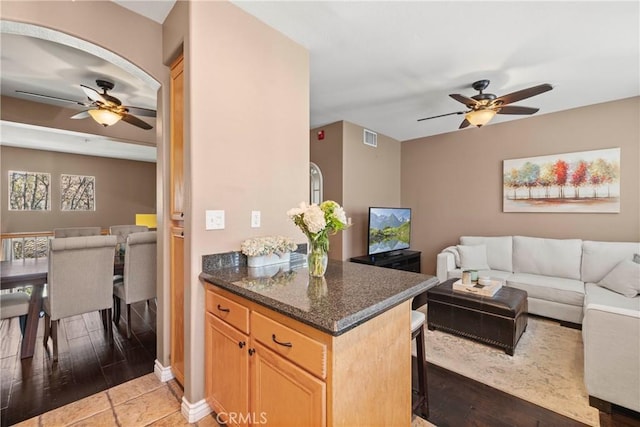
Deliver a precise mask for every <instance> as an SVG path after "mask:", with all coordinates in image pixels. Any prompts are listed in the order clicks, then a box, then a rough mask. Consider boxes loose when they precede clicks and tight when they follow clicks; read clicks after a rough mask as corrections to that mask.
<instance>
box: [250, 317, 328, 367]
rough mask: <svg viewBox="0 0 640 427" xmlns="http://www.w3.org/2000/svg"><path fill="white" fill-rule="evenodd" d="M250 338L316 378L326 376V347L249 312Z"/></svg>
mask: <svg viewBox="0 0 640 427" xmlns="http://www.w3.org/2000/svg"><path fill="white" fill-rule="evenodd" d="M251 336H252V337H253V338H254V339H256V340H258V341H260V342H261V343H262V344H264V345H265V346H266V347H268V348H270V349H271V350H273V351H274V352H276V353H278V354H279V355H281V356H283V357H285V358H287V359H289V360H291V361H292V362H293V363H295V364H297V365H298V366H301V367H303V368H304V369H306V370H307V371H309V372H310V373H311V374H313V375H315V376H316V377H318V378H321V379H325V378H326V376H327V346H326V345H325V344H323V343H320V342H318V341H316V340H314V339H312V338H309V337H308V336H306V335H303V334H301V333H300V332H297V331H294V330H293V329H291V328H289V327H287V326H284V325H282V324H280V323H278V322H275V321H273V320H271V319H269V318H267V317H265V316H263V315H261V314H260V313H257V312H255V311H252V312H251Z"/></svg>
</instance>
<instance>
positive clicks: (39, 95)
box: [16, 90, 91, 107]
mask: <svg viewBox="0 0 640 427" xmlns="http://www.w3.org/2000/svg"><path fill="white" fill-rule="evenodd" d="M16 92H17V93H22V94H24V95H29V96H36V97H38V98H46V99H53V100H56V101H63V102H71V103H73V104H77V105H82V106H83V107H88V106H89V105H91V104H86V103H84V102H80V101H74V100H73V99H66V98H59V97H57V96H49V95H42V94H40V93H32V92H26V91H24V90H16Z"/></svg>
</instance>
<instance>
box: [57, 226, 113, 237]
mask: <svg viewBox="0 0 640 427" xmlns="http://www.w3.org/2000/svg"><path fill="white" fill-rule="evenodd" d="M101 233H102V229H101V228H100V227H67V228H54V229H53V237H55V238H59V237H81V236H99V235H100V234H101Z"/></svg>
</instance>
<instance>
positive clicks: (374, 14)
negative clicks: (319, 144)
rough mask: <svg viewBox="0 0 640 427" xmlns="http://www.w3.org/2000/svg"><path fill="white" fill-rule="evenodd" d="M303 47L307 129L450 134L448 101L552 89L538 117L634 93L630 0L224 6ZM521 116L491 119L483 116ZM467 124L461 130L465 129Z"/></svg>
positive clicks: (635, 7) (634, 4)
mask: <svg viewBox="0 0 640 427" xmlns="http://www.w3.org/2000/svg"><path fill="white" fill-rule="evenodd" d="M234 3H235V4H236V5H237V6H239V7H241V8H242V9H244V10H246V11H247V12H249V13H251V14H253V15H255V16H256V17H258V18H259V19H261V20H262V21H264V22H265V23H267V24H268V25H270V26H272V27H274V28H277V29H279V30H280V31H281V32H283V33H284V34H286V35H288V36H289V37H290V38H292V39H293V40H295V41H297V42H298V43H300V44H301V45H303V46H304V47H306V48H307V49H308V50H309V53H310V62H311V96H310V98H311V126H312V127H317V126H322V125H325V124H328V123H332V122H335V121H338V120H347V121H350V122H353V123H356V124H359V125H361V126H364V127H367V128H369V129H371V130H374V131H377V132H380V133H383V134H385V135H387V136H390V137H392V138H395V139H398V140H401V141H404V140H408V139H413V138H418V137H423V136H428V135H435V134H440V133H445V132H451V131H455V130H456V129H457V128H458V126H459V124H460V122H461V121H462V116H455V115H454V116H448V117H443V118H438V119H433V120H427V121H422V122H417V119H419V118H422V117H429V116H434V115H439V114H445V113H451V112H455V111H462V110H464V109H465V107H464V105H462V104H461V103H458V102H457V101H455V100H453V99H452V98H450V97H449V96H448V94H450V93H460V94H463V95H466V96H472V95H475V94H477V92H475V91H474V90H473V89H472V88H471V84H472V83H473V82H474V81H476V80H480V79H489V80H491V84H490V86H489V88H488V89H487V90H486V91H485V92H489V93H494V94H496V95H498V96H501V95H504V94H507V93H510V92H514V91H517V90H520V89H525V88H528V87H530V86H534V85H538V84H541V83H550V84H552V85H553V86H554V89H553V90H552V91H550V92H547V93H544V94H541V95H538V96H536V97H534V98H530V99H527V100H523V101H520V102H518V103H515V104H514V105H524V106H528V107H537V108H540V111H539V112H538V113H536V114H538V115H540V114H547V113H552V112H555V111H561V110H566V109H571V108H576V107H581V106H585V105H590V104H597V103H601V102H606V101H612V100H616V99H622V98H628V97H632V96H638V95H640V83H639V76H640V68H639V67H640V43H639V35H640V25H639V22H640V2H638V1H626V2H612V1H586V2H585V1H577V2H576V1H572V2H564V1H550V2H541V1H508V2H505V1H495V2H488V1H467V2H462V1H310V2H306V1H285V2H279V1H234ZM522 117H523V116H501V115H498V116H496V118H495V119H494V120H493V121H492V123H500V122H502V121H506V120H514V119H519V118H522ZM465 131H468V130H465Z"/></svg>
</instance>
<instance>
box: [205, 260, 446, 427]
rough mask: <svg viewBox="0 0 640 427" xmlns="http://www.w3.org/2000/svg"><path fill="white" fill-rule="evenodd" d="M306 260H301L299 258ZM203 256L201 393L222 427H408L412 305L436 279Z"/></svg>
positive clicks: (364, 268)
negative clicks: (317, 272) (322, 271)
mask: <svg viewBox="0 0 640 427" xmlns="http://www.w3.org/2000/svg"><path fill="white" fill-rule="evenodd" d="M302 258H304V257H302ZM294 259H295V258H294V257H292V262H291V264H290V265H289V264H284V266H283V265H274V266H268V267H262V268H259V269H255V268H248V267H246V259H244V258H243V256H242V255H240V254H238V253H229V254H220V255H211V256H205V257H204V258H203V272H202V273H201V275H200V279H201V280H202V281H203V283H204V285H205V286H206V310H207V312H206V328H205V330H206V332H205V352H206V355H205V365H206V366H205V375H206V378H205V387H206V390H205V393H206V398H207V401H208V403H209V404H210V405H211V407H212V409H213V410H214V411H216V412H217V413H218V414H219V416H221V418H222V419H223V420H226V421H227V424H228V425H239V426H244V425H249V424H271V425H298V426H299V425H313V426H325V425H327V426H354V425H367V426H374V425H380V426H389V425H398V426H409V425H410V424H411V330H410V312H411V299H412V298H413V297H414V296H416V295H419V294H421V293H423V292H425V291H426V290H427V289H429V288H431V287H433V286H435V285H436V284H437V283H438V280H437V279H436V278H435V277H433V276H428V275H423V274H418V273H412V272H406V271H399V270H392V269H385V268H381V267H374V266H368V265H363V264H356V263H350V262H341V261H333V260H331V261H329V267H328V269H327V273H326V275H325V277H324V278H320V279H316V278H310V277H309V275H308V270H307V268H306V265H305V264H304V263H296V262H295V261H294Z"/></svg>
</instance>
